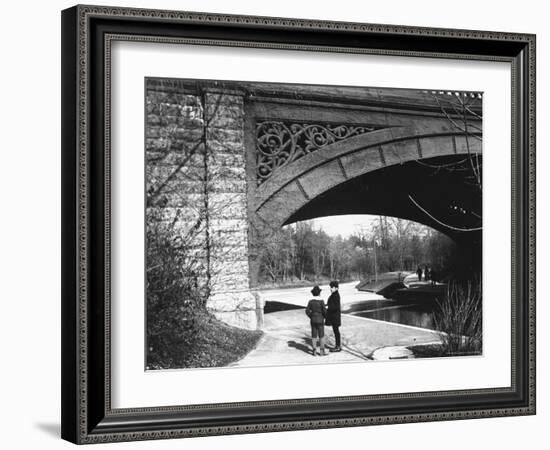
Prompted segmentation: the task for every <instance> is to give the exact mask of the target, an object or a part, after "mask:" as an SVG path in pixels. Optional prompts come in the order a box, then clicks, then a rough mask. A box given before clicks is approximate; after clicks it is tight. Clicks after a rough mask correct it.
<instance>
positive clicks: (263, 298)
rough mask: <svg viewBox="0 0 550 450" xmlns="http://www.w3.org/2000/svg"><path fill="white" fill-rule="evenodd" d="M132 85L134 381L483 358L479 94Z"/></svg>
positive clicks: (168, 81)
mask: <svg viewBox="0 0 550 450" xmlns="http://www.w3.org/2000/svg"><path fill="white" fill-rule="evenodd" d="M144 83H145V101H144V103H145V104H144V108H145V130H144V133H145V149H144V153H145V154H144V158H145V180H144V187H145V188H144V197H145V200H144V201H145V217H144V220H145V230H146V232H145V234H146V236H145V237H144V239H145V249H146V264H145V271H146V274H145V282H146V287H145V298H144V303H145V311H146V324H145V334H146V338H145V342H146V348H145V358H144V359H145V368H146V370H147V371H158V370H166V369H200V368H213V367H227V368H233V369H237V368H239V367H261V366H289V365H305V364H333V363H340V364H341V363H363V364H368V363H370V362H374V361H388V362H390V361H392V360H404V359H407V360H411V361H410V362H409V363H410V364H414V361H413V360H415V359H419V358H449V357H482V356H483V314H482V312H483V296H482V291H483V290H482V287H483V286H482V280H483V273H482V232H483V220H482V217H483V211H482V192H483V176H482V173H483V170H482V167H483V164H482V159H483V156H482V153H483V93H482V92H465V91H460V90H453V89H452V86H449V89H448V90H441V89H435V90H432V89H425V88H424V89H420V88H419V89H400V88H379V87H369V86H365V87H362V86H361V87H360V86H335V85H308V84H282V83H264V82H240V81H224V80H204V79H175V78H157V77H150V78H146V79H145V80H144ZM390 363H391V362H390Z"/></svg>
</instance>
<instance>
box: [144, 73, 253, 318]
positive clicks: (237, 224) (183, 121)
mask: <svg viewBox="0 0 550 450" xmlns="http://www.w3.org/2000/svg"><path fill="white" fill-rule="evenodd" d="M146 91H147V92H146V102H147V123H146V189H147V191H148V194H149V195H148V196H149V198H153V199H154V200H153V201H151V202H148V206H147V211H146V214H147V223H148V225H149V224H150V223H152V221H159V222H160V223H164V224H169V225H170V226H173V228H174V230H176V232H177V233H178V234H179V235H181V236H182V238H184V239H186V242H187V243H188V244H189V247H190V249H191V257H192V258H193V259H194V261H193V263H194V264H195V266H197V267H200V269H201V270H200V272H201V274H200V276H199V279H198V281H199V283H200V284H201V285H202V286H204V288H205V289H207V291H208V292H209V293H210V295H209V298H208V301H207V307H208V308H209V309H210V310H211V311H212V312H213V313H214V314H215V315H216V317H218V318H219V319H221V320H223V321H225V322H227V323H229V324H232V325H236V326H239V327H243V328H251V329H255V328H259V327H260V326H261V318H262V315H263V309H262V306H263V305H261V304H260V302H259V299H258V298H257V296H254V295H253V294H252V293H251V292H250V290H249V288H250V286H249V267H248V231H247V230H248V218H247V199H246V176H245V170H246V169H245V153H244V152H245V148H244V131H243V120H244V117H243V115H244V109H243V96H242V95H240V94H239V93H230V92H215V91H209V90H208V89H203V88H200V89H196V88H195V89H189V88H188V86H184V85H182V84H181V83H180V82H179V81H178V80H164V79H149V80H147V90H146ZM205 144H206V145H205Z"/></svg>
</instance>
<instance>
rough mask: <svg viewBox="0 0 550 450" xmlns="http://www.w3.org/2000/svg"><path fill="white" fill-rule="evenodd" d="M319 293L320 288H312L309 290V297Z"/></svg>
mask: <svg viewBox="0 0 550 450" xmlns="http://www.w3.org/2000/svg"><path fill="white" fill-rule="evenodd" d="M320 293H321V288H320V287H319V286H313V289H312V290H311V295H315V296H317V295H319V294H320Z"/></svg>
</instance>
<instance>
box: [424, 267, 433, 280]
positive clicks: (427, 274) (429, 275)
mask: <svg viewBox="0 0 550 450" xmlns="http://www.w3.org/2000/svg"><path fill="white" fill-rule="evenodd" d="M431 278H432V268H431V267H430V266H426V269H425V270H424V281H429V280H431Z"/></svg>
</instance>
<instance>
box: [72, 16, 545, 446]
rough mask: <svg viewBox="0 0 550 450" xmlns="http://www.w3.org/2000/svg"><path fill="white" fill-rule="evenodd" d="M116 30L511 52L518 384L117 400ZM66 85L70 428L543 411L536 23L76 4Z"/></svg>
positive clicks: (212, 40)
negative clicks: (431, 23) (131, 403)
mask: <svg viewBox="0 0 550 450" xmlns="http://www.w3.org/2000/svg"><path fill="white" fill-rule="evenodd" d="M114 42H142V43H155V44H158V45H159V46H162V45H178V44H182V43H185V44H191V45H206V46H219V47H228V48H254V49H265V50H266V51H267V50H269V49H277V50H281V51H285V50H299V51H303V52H313V51H315V52H321V53H325V52H328V53H334V54H348V55H359V54H363V55H383V56H389V57H411V58H420V59H422V58H436V59H445V60H454V61H468V60H475V61H487V62H491V61H497V62H505V63H508V64H510V67H511V94H510V95H511V112H512V117H511V120H510V130H511V132H510V134H511V149H512V162H511V167H512V170H511V174H510V177H511V186H512V189H511V191H512V192H511V211H510V214H511V230H512V236H511V243H512V244H511V246H512V247H511V254H512V260H511V286H510V296H511V306H512V309H511V312H510V317H511V345H510V360H511V373H510V380H511V383H510V386H506V387H501V386H495V387H490V388H482V389H459V390H436V391H421V392H405V393H379V394H368V395H367V394H365V395H352V396H350V395H343V394H342V393H341V392H336V391H335V392H334V395H333V396H330V397H313V398H312V397H304V398H290V399H278V400H257V401H239V402H229V403H227V402H225V403H208V404H207V403H203V404H196V403H195V404H185V405H177V404H174V405H171V406H155V405H150V406H147V407H136V408H114V407H113V403H112V375H113V373H112V372H113V366H114V364H113V361H112V354H111V336H112V333H113V329H114V327H116V323H112V321H111V313H112V298H111V283H112V279H111V245H112V240H111V237H112V236H111V214H112V208H111V183H112V182H113V178H112V177H113V176H116V174H115V173H111V136H112V131H113V130H112V128H111V98H112V95H113V92H112V83H111V81H112V80H111V68H112V67H111V62H112V60H111V49H112V45H113V43H114ZM62 85H63V87H62V236H63V237H62V437H63V438H64V439H66V440H69V441H71V442H74V443H78V444H85V443H100V442H114V441H133V440H143V439H167V438H176V437H194V436H209V435H218V434H238V433H257V432H271V431H283V430H302V429H314V428H329V427H346V426H364V425H376V424H391V423H404V422H422V421H440V420H454V419H468V418H481V417H498V416H511V415H528V414H535V36H534V35H530V34H514V33H503V32H486V31H470V30H451V29H434V28H420V27H406V26H395V25H379V24H363V23H347V22H329V21H313V20H303V19H280V18H270V17H255V16H232V15H216V14H205V13H192V12H181V11H159V10H145V9H129V8H111V7H99V6H75V7H73V8H70V9H67V10H64V11H63V12H62ZM235 370H238V369H235Z"/></svg>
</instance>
